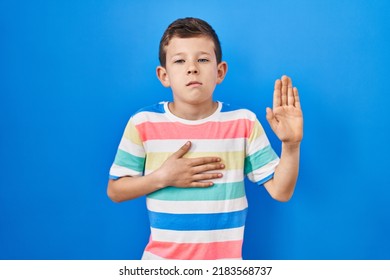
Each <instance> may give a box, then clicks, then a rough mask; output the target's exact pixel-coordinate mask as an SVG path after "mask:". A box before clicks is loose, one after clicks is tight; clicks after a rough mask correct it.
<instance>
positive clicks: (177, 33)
mask: <svg viewBox="0 0 390 280" xmlns="http://www.w3.org/2000/svg"><path fill="white" fill-rule="evenodd" d="M200 36H206V37H209V38H210V39H211V40H212V41H213V42H214V51H215V56H216V57H217V63H218V64H219V63H220V62H221V61H222V49H221V43H220V42H219V39H218V36H217V33H215V31H214V29H213V28H212V27H211V26H210V24H208V23H207V22H206V21H204V20H201V19H198V18H192V17H187V18H180V19H177V20H175V21H174V22H172V23H171V24H170V25H169V26H168V28H167V29H166V30H165V32H164V34H163V36H162V37H161V41H160V48H159V60H160V64H161V66H162V67H165V64H166V54H167V53H166V49H165V47H166V46H168V44H169V42H170V41H171V39H172V38H174V37H178V38H193V37H200Z"/></svg>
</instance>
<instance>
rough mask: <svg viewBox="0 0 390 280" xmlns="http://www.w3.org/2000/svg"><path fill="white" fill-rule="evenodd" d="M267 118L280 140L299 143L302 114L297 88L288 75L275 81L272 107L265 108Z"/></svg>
mask: <svg viewBox="0 0 390 280" xmlns="http://www.w3.org/2000/svg"><path fill="white" fill-rule="evenodd" d="M266 117H267V120H268V122H269V124H270V126H271V128H272V130H273V131H274V132H275V134H276V136H277V137H278V138H279V139H280V141H282V142H284V143H286V144H295V143H299V142H301V140H302V137H303V114H302V109H301V104H300V102H299V95H298V89H297V88H293V86H292V81H291V79H290V78H289V77H287V76H283V77H282V79H281V80H276V81H275V87H274V101H273V108H272V109H271V108H267V116H266Z"/></svg>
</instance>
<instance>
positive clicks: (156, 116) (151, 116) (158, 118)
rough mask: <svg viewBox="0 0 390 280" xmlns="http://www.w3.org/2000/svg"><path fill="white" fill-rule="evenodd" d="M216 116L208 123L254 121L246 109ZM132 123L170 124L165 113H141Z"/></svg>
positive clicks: (194, 122) (134, 117)
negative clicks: (239, 120)
mask: <svg viewBox="0 0 390 280" xmlns="http://www.w3.org/2000/svg"><path fill="white" fill-rule="evenodd" d="M165 107H166V105H165ZM216 116H217V117H216V118H210V119H209V121H211V122H212V121H218V122H226V121H236V120H237V119H248V120H250V121H254V120H255V119H256V115H255V114H254V113H253V112H251V111H249V110H247V109H238V110H232V111H228V112H220V113H219V114H217V115H216ZM176 119H178V118H176ZM178 120H179V119H178ZM133 121H134V124H135V125H139V124H141V123H144V122H155V123H159V122H171V120H170V119H169V117H168V114H167V113H156V112H148V111H142V112H139V113H138V114H136V115H134V116H133ZM181 121H182V122H183V123H186V120H181ZM200 121H202V120H200ZM188 123H189V124H191V123H192V124H197V122H196V121H189V122H188Z"/></svg>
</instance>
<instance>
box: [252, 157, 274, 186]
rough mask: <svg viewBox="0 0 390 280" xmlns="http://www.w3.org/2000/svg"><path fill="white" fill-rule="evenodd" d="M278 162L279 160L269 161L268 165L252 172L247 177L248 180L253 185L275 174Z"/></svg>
mask: <svg viewBox="0 0 390 280" xmlns="http://www.w3.org/2000/svg"><path fill="white" fill-rule="evenodd" d="M279 161H280V159H279V158H277V159H274V160H273V161H270V162H269V163H268V164H266V165H264V166H262V167H260V168H258V169H256V170H253V171H252V172H251V173H249V174H248V175H247V176H248V179H249V180H251V181H252V182H254V183H256V182H259V181H261V180H263V179H264V178H266V177H267V176H269V175H271V174H272V173H274V172H275V168H276V166H277V165H278V164H279Z"/></svg>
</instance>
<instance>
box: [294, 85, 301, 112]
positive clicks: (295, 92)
mask: <svg viewBox="0 0 390 280" xmlns="http://www.w3.org/2000/svg"><path fill="white" fill-rule="evenodd" d="M293 92H294V100H295V104H294V106H295V107H296V108H298V109H301V102H300V101H299V94H298V89H297V88H296V87H295V88H294V89H293Z"/></svg>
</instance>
